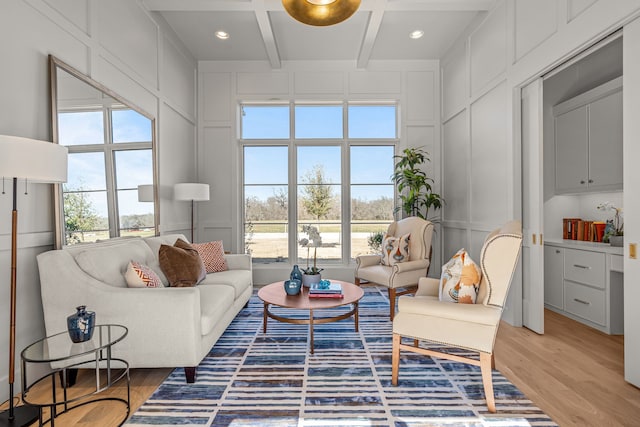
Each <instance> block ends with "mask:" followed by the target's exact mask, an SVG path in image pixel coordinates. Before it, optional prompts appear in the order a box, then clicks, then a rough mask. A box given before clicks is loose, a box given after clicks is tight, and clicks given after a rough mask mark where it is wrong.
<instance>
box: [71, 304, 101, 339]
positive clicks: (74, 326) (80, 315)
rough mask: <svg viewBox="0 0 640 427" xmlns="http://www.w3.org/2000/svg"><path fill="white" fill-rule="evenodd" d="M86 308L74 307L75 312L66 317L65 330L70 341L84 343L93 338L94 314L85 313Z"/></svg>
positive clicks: (90, 312) (82, 306)
mask: <svg viewBox="0 0 640 427" xmlns="http://www.w3.org/2000/svg"><path fill="white" fill-rule="evenodd" d="M86 308H87V307H86V306H84V305H81V306H78V307H76V310H77V311H76V312H75V313H74V314H72V315H71V316H69V317H67V330H68V331H69V337H70V338H71V341H73V342H75V343H78V342H85V341H89V340H90V339H91V337H92V336H93V327H94V326H95V324H96V313H95V312H94V311H87V310H86Z"/></svg>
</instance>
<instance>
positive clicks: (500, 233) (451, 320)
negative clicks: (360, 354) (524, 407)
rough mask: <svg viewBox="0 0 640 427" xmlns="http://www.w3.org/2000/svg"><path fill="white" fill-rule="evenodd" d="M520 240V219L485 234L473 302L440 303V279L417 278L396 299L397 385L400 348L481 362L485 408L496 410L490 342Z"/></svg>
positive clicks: (394, 373)
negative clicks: (466, 353)
mask: <svg viewBox="0 0 640 427" xmlns="http://www.w3.org/2000/svg"><path fill="white" fill-rule="evenodd" d="M521 243H522V226H521V225H520V222H519V221H512V222H509V223H507V224H505V225H504V226H503V227H502V228H498V229H497V230H494V231H493V232H492V233H490V234H489V236H488V237H487V239H486V240H485V242H484V245H483V247H482V251H481V253H480V266H481V268H482V279H481V282H480V288H479V291H478V296H477V303H476V304H462V303H452V302H441V301H439V299H438V287H439V283H440V282H439V280H437V279H430V278H427V277H424V278H421V279H420V283H419V285H418V290H417V292H416V293H415V296H414V297H402V298H400V300H399V301H398V314H397V316H396V318H395V320H394V321H393V355H392V371H391V372H392V373H391V382H392V384H393V385H397V384H398V370H399V366H400V350H407V351H412V352H415V353H420V354H424V355H427V356H434V357H439V358H443V359H448V360H453V361H456V362H461V363H468V364H471V365H475V366H480V370H481V372H482V382H483V384H484V393H485V397H486V399H487V407H488V409H489V411H490V412H496V404H495V397H494V394H493V382H492V378H491V370H492V369H494V368H495V361H494V358H493V345H494V343H495V339H496V333H497V332H498V326H499V324H500V317H501V315H502V309H503V306H504V303H505V300H506V298H507V294H508V293H509V286H510V284H511V279H512V277H513V272H514V270H515V268H516V266H517V263H518V256H519V254H520V247H521ZM402 337H408V338H413V343H412V345H411V344H406V343H402V342H401V338H402ZM422 340H424V341H432V342H436V343H439V344H444V345H445V346H449V347H457V348H463V349H467V350H471V351H473V352H478V353H479V355H480V358H479V360H478V359H475V358H467V357H462V356H459V355H456V354H453V353H451V354H449V353H442V352H439V351H435V350H430V349H427V348H423V347H420V346H419V342H420V341H422Z"/></svg>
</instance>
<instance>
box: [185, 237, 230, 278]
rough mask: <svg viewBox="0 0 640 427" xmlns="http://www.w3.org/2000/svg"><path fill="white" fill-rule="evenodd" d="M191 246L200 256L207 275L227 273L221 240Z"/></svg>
mask: <svg viewBox="0 0 640 427" xmlns="http://www.w3.org/2000/svg"><path fill="white" fill-rule="evenodd" d="M192 246H193V247H194V248H195V250H197V251H198V253H199V254H200V258H202V262H204V266H205V268H206V269H207V273H217V272H218V271H227V270H228V269H229V267H228V266H227V261H226V260H225V259H224V247H223V245H222V240H217V241H215V242H207V243H193V244H192Z"/></svg>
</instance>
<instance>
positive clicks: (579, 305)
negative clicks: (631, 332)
mask: <svg viewBox="0 0 640 427" xmlns="http://www.w3.org/2000/svg"><path fill="white" fill-rule="evenodd" d="M617 250H619V249H616V248H612V247H610V246H608V245H603V244H597V243H590V242H582V243H577V242H574V241H571V242H565V241H563V242H562V243H557V242H552V243H550V242H547V243H546V244H545V248H544V302H545V307H546V308H548V309H549V310H553V311H555V312H558V313H561V314H563V315H565V316H567V317H570V318H572V319H574V320H577V321H579V322H582V323H584V324H586V325H588V326H591V327H593V328H596V329H598V330H600V331H602V332H605V333H607V334H621V333H622V332H623V323H624V322H623V277H622V274H621V264H622V263H621V262H620V261H621V258H622V256H621V255H619V254H617V252H616V251H617Z"/></svg>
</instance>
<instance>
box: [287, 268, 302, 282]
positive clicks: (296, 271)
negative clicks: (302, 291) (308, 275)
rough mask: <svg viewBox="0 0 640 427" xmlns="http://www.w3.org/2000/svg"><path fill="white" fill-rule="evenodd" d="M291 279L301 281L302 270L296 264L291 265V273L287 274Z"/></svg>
mask: <svg viewBox="0 0 640 427" xmlns="http://www.w3.org/2000/svg"><path fill="white" fill-rule="evenodd" d="M289 279H291V280H294V279H295V280H300V281H301V282H302V271H300V269H299V268H298V264H296V265H294V266H293V270H291V275H290V276H289Z"/></svg>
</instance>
